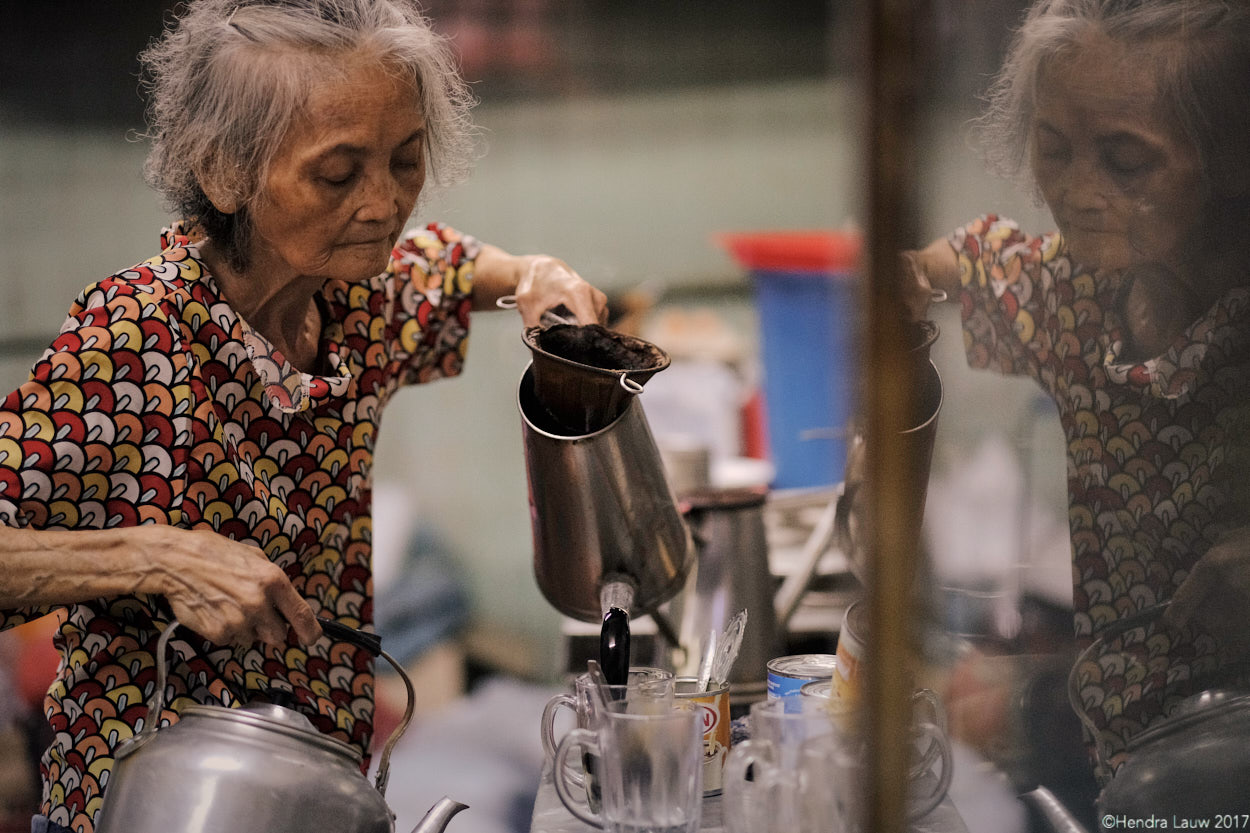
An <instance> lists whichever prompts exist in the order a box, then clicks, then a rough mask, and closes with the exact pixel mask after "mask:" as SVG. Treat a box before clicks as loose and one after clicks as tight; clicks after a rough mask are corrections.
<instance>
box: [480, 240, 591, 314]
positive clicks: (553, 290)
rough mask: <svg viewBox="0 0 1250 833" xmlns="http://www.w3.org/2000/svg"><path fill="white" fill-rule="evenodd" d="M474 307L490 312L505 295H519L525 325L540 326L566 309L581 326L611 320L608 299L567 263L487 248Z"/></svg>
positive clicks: (518, 307) (551, 258) (482, 259)
mask: <svg viewBox="0 0 1250 833" xmlns="http://www.w3.org/2000/svg"><path fill="white" fill-rule="evenodd" d="M473 294H474V296H475V298H476V299H477V300H476V302H475V304H474V306H475V307H476V308H478V309H488V308H490V307H491V306H493V305H494V303H495V301H496V300H498V299H499V298H500V297H502V296H504V295H515V296H516V305H517V310H518V311H519V312H520V313H521V323H522V324H523V325H524V326H526V327H534V326H537V325H538V322H539V319H540V318H542V314H543V313H544V312H546V311H547V310H554V309H556V308H557V307H561V306H563V307H564V308H565V309H567V310H568V312H569V313H570V314H571V315H572V316H573V317H574V318H576V319H577V322H578V323H579V324H596V323H598V324H603V323H606V322H607V320H608V299H607V296H606V295H604V294H603V293H602V292H600V291H599V290H598V289H596V288H595V287H593V286H591V285H590V284H589V283H587V282H586V281H585V280H583V279H582V277H581V275H578V274H577V272H575V271H574V270H573V268H572V267H570V266H569V265H568V264H567V263H565V262H564V261H563V260H560V259H559V258H556V257H551V256H550V255H511V254H508V253H507V252H505V251H503V250H502V249H500V248H498V247H495V246H489V245H488V246H483V247H482V252H481V254H479V255H478V258H477V274H476V276H475V277H474V280H473Z"/></svg>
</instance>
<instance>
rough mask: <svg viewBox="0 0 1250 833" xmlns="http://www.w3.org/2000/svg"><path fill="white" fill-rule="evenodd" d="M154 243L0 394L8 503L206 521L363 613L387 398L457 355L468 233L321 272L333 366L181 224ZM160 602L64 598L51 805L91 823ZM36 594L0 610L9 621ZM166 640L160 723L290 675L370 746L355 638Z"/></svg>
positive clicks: (321, 723)
mask: <svg viewBox="0 0 1250 833" xmlns="http://www.w3.org/2000/svg"><path fill="white" fill-rule="evenodd" d="M162 245H163V246H164V247H165V248H164V251H163V252H162V253H161V254H160V255H158V256H157V257H154V258H152V259H150V260H148V261H146V262H144V263H142V264H140V265H138V266H135V267H134V268H132V269H127V270H125V271H123V272H119V273H117V274H116V275H113V276H112V277H109V278H107V279H105V280H103V281H101V282H99V283H97V284H95V285H93V286H91V287H88V288H87V289H86V290H85V291H84V292H83V294H82V295H81V296H80V297H79V298H78V299H77V301H76V302H75V303H74V305H73V307H72V309H71V310H70V313H69V317H68V318H67V320H66V322H65V324H64V325H63V326H62V328H61V333H60V335H58V336H57V338H56V340H55V341H54V342H53V344H52V346H51V347H50V348H49V349H48V351H47V352H46V353H45V354H44V355H43V356H42V357H41V358H40V359H39V360H38V361H37V362H36V363H35V366H34V369H33V370H32V372H31V375H30V380H29V381H28V382H26V383H25V384H24V385H22V386H21V387H20V388H18V389H17V390H16V391H14V392H13V393H11V394H9V396H8V397H7V399H5V400H4V402H3V404H2V405H0V523H2V524H5V525H8V526H12V527H29V528H33V529H62V530H73V529H102V528H113V527H123V526H129V525H134V524H142V523H159V524H170V525H173V526H180V527H184V528H188V529H211V530H215V531H216V532H219V533H221V534H223V535H226V536H228V537H230V538H233V539H235V540H238V541H246V542H250V543H254V544H255V545H257V546H259V547H261V548H262V549H263V550H264V551H265V552H266V553H267V554H268V556H269V558H270V559H271V560H272V561H274V562H275V563H277V564H279V565H281V566H282V567H283V568H284V569H285V570H286V573H287V575H288V576H289V577H290V579H291V581H292V583H293V584H294V586H295V588H296V589H297V590H298V591H299V592H300V593H301V594H302V595H303V596H304V597H305V598H307V599H308V600H309V602H310V603H311V605H312V607H313V610H314V612H316V613H317V614H318V615H319V616H327V617H331V618H334V619H337V620H338V621H340V622H343V623H344V624H347V625H351V626H361V625H368V624H370V623H371V620H372V581H371V577H370V539H371V535H370V520H371V519H370V477H369V472H370V464H371V462H372V455H373V448H374V443H375V441H376V439H377V431H378V423H379V418H380V416H381V413H382V408H383V407H384V406H385V405H386V402H387V400H388V399H389V398H390V396H391V395H392V394H393V393H394V392H395V390H396V389H397V388H398V387H399V386H400V385H403V384H406V383H413V382H427V381H431V380H434V379H439V378H442V377H446V376H454V375H456V374H458V373H459V372H460V370H461V367H462V364H463V362H464V354H465V348H466V346H467V335H468V326H469V308H470V303H471V286H472V277H473V266H474V258H475V257H476V254H477V249H478V244H477V242H476V241H474V240H473V239H472V238H469V237H467V236H461V235H459V234H457V233H456V232H455V231H453V230H452V229H450V228H447V227H445V226H441V225H431V226H428V227H426V228H423V229H418V230H415V231H412V232H409V233H408V234H407V235H405V237H404V238H403V239H402V240H401V242H400V243H399V244H398V245H397V246H396V248H395V249H394V251H393V253H392V259H391V263H390V265H389V266H388V268H387V270H386V272H385V273H383V274H381V275H379V276H377V277H376V278H373V279H371V280H368V281H362V282H360V283H350V284H349V283H342V282H338V283H335V282H331V283H329V284H327V285H326V287H325V289H324V290H323V296H324V301H325V303H324V305H323V312H325V313H326V314H325V322H326V323H325V329H324V331H323V333H322V345H321V347H322V354H323V355H324V356H325V357H326V362H325V363H324V365H323V367H325V368H328V369H329V375H327V376H313V375H310V374H307V373H301V372H299V371H298V370H296V369H295V368H293V367H292V366H291V365H290V364H289V363H288V362H287V361H286V360H285V358H284V357H283V356H282V354H281V353H280V352H279V351H278V350H277V349H275V348H274V347H273V346H272V345H271V344H270V343H269V342H268V341H266V339H265V338H264V337H263V336H262V335H261V334H260V333H258V332H256V331H254V330H253V329H252V328H251V327H249V326H248V324H247V322H245V321H243V320H242V319H241V318H240V317H239V316H238V314H237V313H235V311H234V310H233V309H231V307H230V306H229V304H228V303H227V302H226V301H225V300H224V299H223V298H222V297H221V294H220V292H219V290H218V287H217V285H216V283H215V282H214V280H213V277H212V275H210V274H209V272H208V270H207V268H206V266H205V264H204V263H203V261H201V260H200V259H199V256H198V249H197V246H196V245H195V243H193V242H191V239H190V238H189V236H188V233H187V230H186V229H184V228H183V227H181V226H176V227H174V228H172V229H169V230H167V231H166V232H165V234H164V235H163V236H162ZM161 605H162V602H161V600H159V599H157V598H155V597H145V596H123V597H120V598H112V599H98V600H96V601H93V602H88V603H83V604H76V605H71V606H69V607H68V609H67V610H65V620H64V623H63V624H62V625H61V627H60V629H59V631H58V633H57V635H56V638H55V642H56V645H57V648H58V650H59V651H60V654H61V657H62V660H61V668H60V672H59V676H58V678H57V680H56V681H55V683H54V684H53V685H52V687H51V689H50V690H49V692H48V696H47V698H46V700H45V711H46V716H47V719H48V721H49V722H50V724H51V727H52V731H53V734H54V739H53V742H52V745H51V747H50V748H49V749H48V750H47V752H46V753H45V754H44V757H43V761H42V770H43V781H44V793H43V808H42V812H43V813H45V814H47V815H48V816H49V817H50V818H51V820H52V821H53V822H56V823H57V824H61V825H63V826H66V827H69V828H72V829H74V830H76V831H83V833H90V831H91V830H92V822H93V819H94V817H95V814H96V812H97V811H98V809H99V807H100V801H101V791H102V789H104V788H105V787H106V786H107V783H108V775H109V772H110V769H111V767H112V762H113V751H114V750H115V749H116V748H117V746H118V744H120V743H121V742H122V741H124V740H125V739H126V738H128V737H130V736H131V735H132V734H133V732H134V731H135V730H136V727H137V726H138V725H139V724H140V723H141V722H142V719H143V718H144V717H145V716H146V713H147V707H146V705H145V701H146V700H147V699H148V698H149V697H150V696H151V694H152V692H153V688H154V686H155V668H154V664H153V659H154V658H153V652H154V650H155V645H156V640H157V637H158V635H159V631H160V629H161V628H162V627H163V626H164V623H165V622H167V621H168V616H169V614H168V613H166V612H163V611H162V606H161ZM46 612H48V609H47V608H40V609H27V610H3V611H0V626H2V627H10V626H13V625H16V624H19V623H22V622H25V621H27V620H29V619H32V618H34V617H37V616H39V615H42V614H44V613H46ZM171 646H172V647H171V656H170V677H169V684H168V687H167V689H166V698H165V702H166V703H169V704H170V705H169V707H168V708H167V710H166V712H165V713H164V714H163V715H162V721H163V722H164V721H169V720H171V719H174V718H175V716H176V713H177V712H178V711H179V709H180V708H182V707H183V706H185V705H186V704H188V703H191V702H196V703H208V704H214V705H221V706H235V705H239V704H241V703H242V702H244V701H245V700H246V699H247V697H248V692H249V691H255V690H260V691H264V690H266V689H268V688H270V687H273V688H282V689H286V690H288V691H290V692H292V693H293V694H294V697H295V701H296V703H297V704H298V708H299V709H300V710H301V711H303V712H304V713H305V714H307V715H308V717H309V718H310V719H311V720H312V721H313V723H314V724H315V725H316V726H317V728H318V729H320V730H321V731H322V732H325V733H326V734H329V735H331V736H333V737H336V738H338V739H340V740H343V741H345V742H347V743H349V744H350V745H352V746H353V747H355V748H356V749H357V750H359V751H360V752H361V753H362V754H364V755H365V757H366V761H367V760H368V754H367V753H368V750H369V746H370V741H371V735H372V731H373V725H372V724H373V676H372V668H373V665H372V659H371V657H369V656H368V654H366V653H364V652H363V651H360V650H359V649H357V648H355V647H353V646H351V645H349V644H346V643H338V642H333V641H332V640H330V639H329V638H323V639H321V640H320V641H319V642H318V643H317V644H316V645H314V646H313V647H312V648H311V649H309V650H307V651H305V650H304V649H303V648H301V647H300V646H299V645H297V644H295V643H294V642H292V643H291V644H290V645H288V647H287V649H286V650H285V651H281V650H278V649H276V648H274V647H270V646H260V645H257V646H253V647H251V648H247V649H243V648H230V647H222V646H218V645H214V644H212V643H209V642H207V641H205V640H203V639H200V638H198V637H196V636H195V635H194V634H193V633H191V632H189V631H185V630H184V631H181V632H179V635H178V636H175V638H174V639H173V640H172V641H171ZM175 653H176V655H177V656H176V657H175V656H174V654H175Z"/></svg>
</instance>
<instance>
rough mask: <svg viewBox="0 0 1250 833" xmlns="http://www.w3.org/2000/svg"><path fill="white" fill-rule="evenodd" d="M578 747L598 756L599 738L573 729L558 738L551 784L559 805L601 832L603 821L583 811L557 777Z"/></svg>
mask: <svg viewBox="0 0 1250 833" xmlns="http://www.w3.org/2000/svg"><path fill="white" fill-rule="evenodd" d="M578 747H581V748H582V749H584V750H585V751H588V752H593V753H595V754H596V755H599V754H600V752H599V738H598V736H597V735H596V734H595V733H594V732H592V731H590V730H589V729H574V730H573V731H571V732H569V733H568V734H567V735H565V736H564V737H562V738H560V743H559V745H557V746H556V754H555V758H554V761H555V762H554V763H553V764H552V767H553V769H552V778H551V782H552V784H553V785H554V786H555V788H556V795H557V796H559V798H560V803H562V804H563V805H564V806H565V808H566V809H567V810H568V811H569V812H570V813H572V814H573V815H574V816H575V817H577V819H578V820H580V821H583V822H585V823H586V824H589V825H590V826H592V827H597V828H599V829H600V830H602V829H603V821H602V820H600V819H599V818H598V817H597V816H595V815H593V814H591V813H588V812H587V811H586V810H585V809H583V808H582V805H581V804H580V802H578V801H577V800H576V799H575V798H573V795H572V792H573V791H572V789H571V788H570V787H569V785H568V783H567V782H566V781H565V780H564V779H563V778H561V777H559V773H560V772H563V771H565V770H567V769H569V768H570V766H569V755H571V754H572V753H573V750H574V749H576V748H578Z"/></svg>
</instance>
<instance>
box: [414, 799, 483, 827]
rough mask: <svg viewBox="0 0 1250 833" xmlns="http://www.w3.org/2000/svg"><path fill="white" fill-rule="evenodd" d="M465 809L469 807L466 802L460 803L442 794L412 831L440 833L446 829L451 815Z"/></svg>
mask: <svg viewBox="0 0 1250 833" xmlns="http://www.w3.org/2000/svg"><path fill="white" fill-rule="evenodd" d="M467 809H469V805H468V804H461V803H460V802H459V801H453V800H452V799H450V798H448V797H447V796H443V797H442V798H440V799H439V800H438V801H437V802H436V803H435V805H434V806H433V807H431V808H430V811H429V812H428V813H426V814H425V816H424V817H423V818H422V819H421V821H420V822H418V823H417V826H416V827H414V828H412V833H442V831H443V830H446V829H447V822H449V821H451V817H452V816H454V815H455V814H456V813H459V812H460V811H461V810H467Z"/></svg>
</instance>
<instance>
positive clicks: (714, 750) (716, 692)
mask: <svg viewBox="0 0 1250 833" xmlns="http://www.w3.org/2000/svg"><path fill="white" fill-rule="evenodd" d="M673 682H674V690H673V696H674V697H675V698H676V700H677V702H678V703H689V704H690V705H691V706H692V707H693V708H696V709H698V710H699V717H700V719H701V720H702V721H703V794H704V795H720V792H721V786H722V785H723V784H724V781H725V758H727V757H728V756H729V744H730V738H729V683H724V682H716V681H713V682H710V683H708V687H707V688H706V689H704V690H702V691H700V690H699V680H698V679H697V678H696V677H678V678H677V679H676V680H674V681H673Z"/></svg>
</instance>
